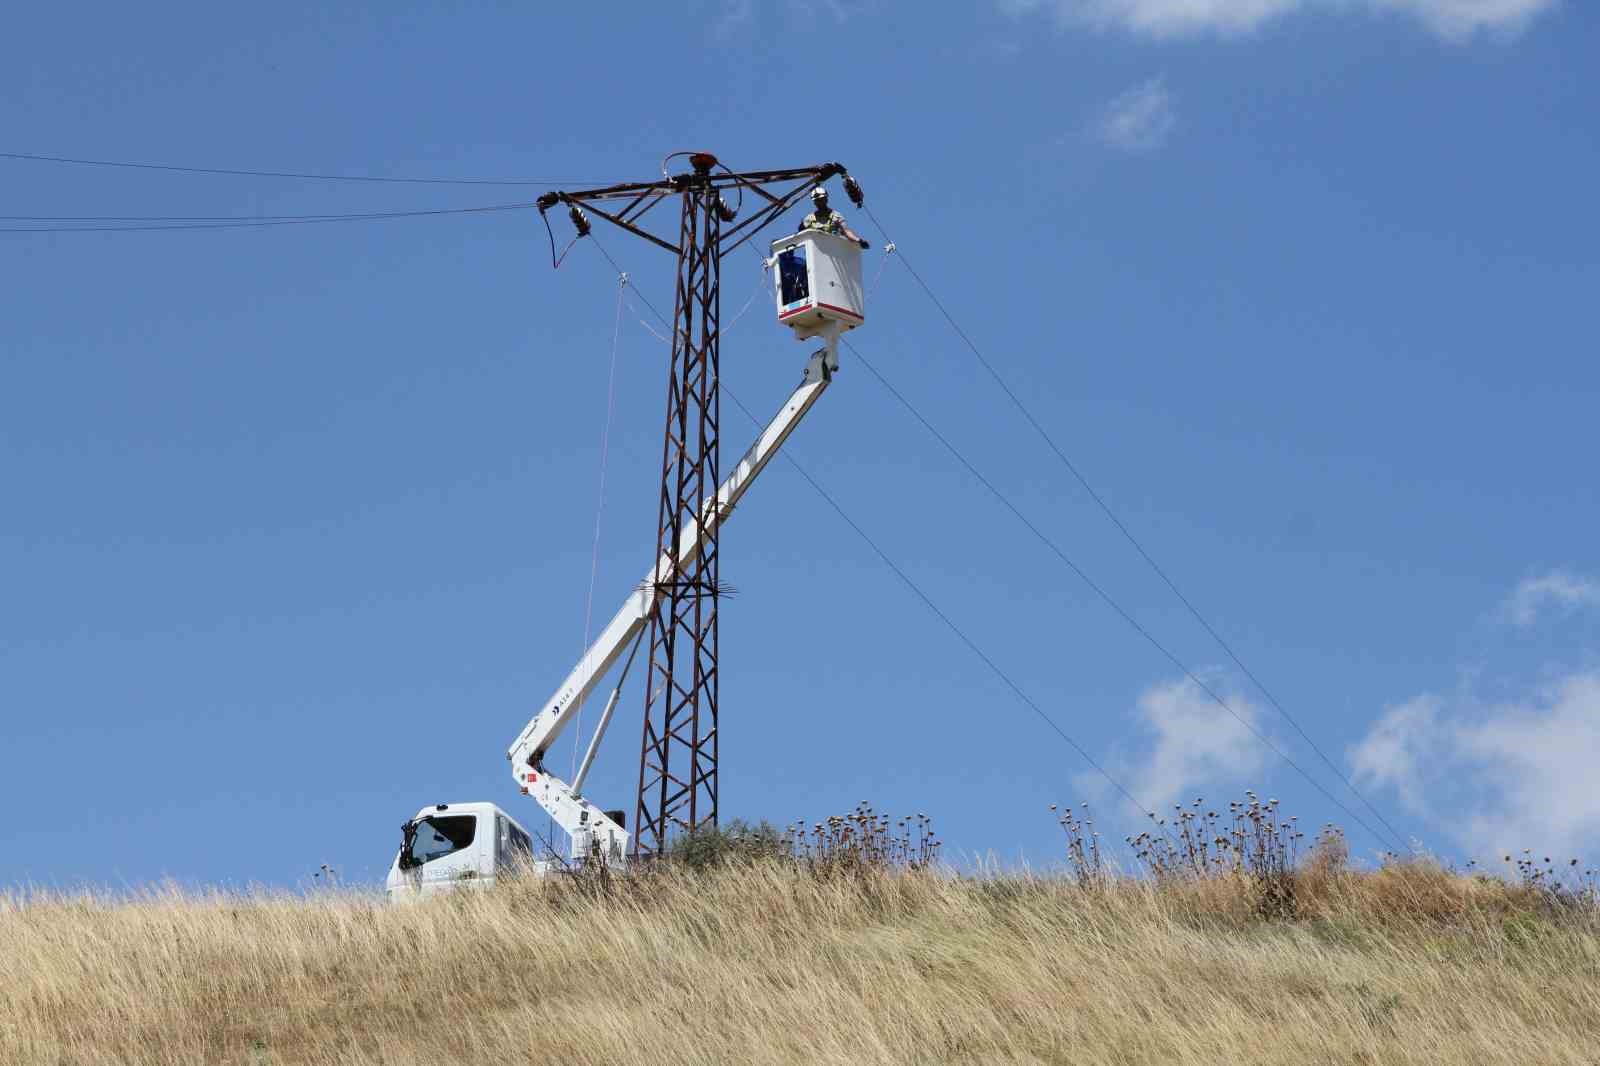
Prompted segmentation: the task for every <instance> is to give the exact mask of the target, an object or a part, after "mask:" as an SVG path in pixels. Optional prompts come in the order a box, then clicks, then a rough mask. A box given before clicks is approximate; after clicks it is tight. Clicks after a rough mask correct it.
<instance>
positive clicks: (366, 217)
mask: <svg viewBox="0 0 1600 1066" xmlns="http://www.w3.org/2000/svg"><path fill="white" fill-rule="evenodd" d="M534 206H536V205H535V204H534V202H533V201H524V202H519V203H509V204H487V205H484V206H481V207H439V208H432V209H429V210H425V211H372V212H366V213H363V214H351V215H282V216H273V215H262V216H254V217H252V216H238V217H234V218H232V219H226V220H222V221H208V220H203V219H198V218H196V219H189V220H184V221H181V222H167V221H162V222H158V223H153V224H149V225H146V224H144V222H143V221H142V220H139V221H137V222H136V224H134V225H115V224H112V225H100V224H98V222H99V220H96V224H94V225H82V226H56V225H49V226H3V227H0V233H148V232H150V231H153V230H211V229H256V228H261V227H266V226H308V225H316V224H319V223H324V222H378V221H384V220H389V219H397V218H429V217H437V216H439V215H477V214H486V213H489V212H494V211H526V210H528V209H529V208H531V207H534ZM6 221H12V222H15V221H19V219H17V218H14V217H13V218H7V219H6Z"/></svg>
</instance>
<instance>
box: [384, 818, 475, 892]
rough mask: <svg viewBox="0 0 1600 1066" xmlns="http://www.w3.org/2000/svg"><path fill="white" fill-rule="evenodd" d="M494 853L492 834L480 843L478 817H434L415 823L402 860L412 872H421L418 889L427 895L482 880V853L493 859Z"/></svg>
mask: <svg viewBox="0 0 1600 1066" xmlns="http://www.w3.org/2000/svg"><path fill="white" fill-rule="evenodd" d="M493 849H494V837H493V834H492V830H491V831H490V832H488V833H484V834H482V839H480V834H479V831H478V816H477V815H475V814H433V815H429V816H428V817H426V818H421V819H418V821H417V823H416V832H415V833H414V834H412V836H411V841H410V844H409V846H408V847H407V849H406V854H405V855H404V856H403V858H404V859H405V864H406V865H407V866H408V867H409V868H410V869H411V870H413V871H416V870H420V871H421V878H420V882H421V884H420V887H421V888H422V890H423V891H424V892H427V891H428V890H429V889H430V888H432V889H435V890H437V889H438V888H440V887H442V886H446V885H454V884H455V883H458V882H461V881H468V880H473V879H476V878H478V877H481V876H483V874H484V873H486V872H488V871H487V870H485V869H484V866H485V865H486V864H485V863H482V862H480V861H479V860H480V858H481V857H483V855H484V854H485V853H487V855H489V856H492V855H493V853H494V852H493Z"/></svg>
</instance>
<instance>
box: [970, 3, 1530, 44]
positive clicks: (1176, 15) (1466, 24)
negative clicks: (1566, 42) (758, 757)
mask: <svg viewBox="0 0 1600 1066" xmlns="http://www.w3.org/2000/svg"><path fill="white" fill-rule="evenodd" d="M998 3H999V6H1000V9H1001V10H1002V11H1005V12H1007V13H1010V14H1013V15H1025V14H1029V13H1032V12H1036V11H1041V10H1043V11H1050V12H1053V13H1054V14H1055V16H1056V17H1057V19H1058V20H1059V21H1060V22H1061V23H1062V24H1064V25H1089V26H1097V27H1102V28H1113V27H1114V28H1120V29H1124V30H1128V31H1131V32H1133V33H1138V34H1144V35H1147V36H1151V37H1178V36H1184V35H1192V34H1200V33H1221V34H1237V33H1245V32H1248V31H1250V30H1254V29H1257V28H1259V27H1261V26H1263V25H1265V24H1266V23H1268V22H1271V21H1272V20H1274V19H1278V18H1282V17H1284V16H1287V15H1290V14H1293V13H1295V12H1299V11H1328V12H1350V11H1366V12H1369V13H1371V12H1376V13H1389V12H1398V13H1401V14H1405V15H1410V16H1412V17H1414V18H1417V19H1419V20H1421V21H1422V22H1423V23H1424V24H1426V25H1427V26H1429V27H1430V28H1431V29H1433V30H1434V31H1435V32H1436V33H1439V34H1440V35H1442V36H1444V37H1446V38H1449V39H1452V40H1463V39H1466V38H1468V37H1471V36H1472V35H1473V34H1475V33H1477V32H1478V31H1480V30H1484V31H1499V32H1504V33H1515V32H1516V31H1518V30H1520V29H1522V28H1523V27H1524V26H1525V25H1527V23H1528V22H1529V21H1530V20H1531V19H1533V18H1534V17H1536V16H1538V15H1540V14H1543V13H1544V12H1546V11H1550V10H1553V9H1554V8H1555V7H1556V6H1557V5H1558V4H1559V3H1560V0H998Z"/></svg>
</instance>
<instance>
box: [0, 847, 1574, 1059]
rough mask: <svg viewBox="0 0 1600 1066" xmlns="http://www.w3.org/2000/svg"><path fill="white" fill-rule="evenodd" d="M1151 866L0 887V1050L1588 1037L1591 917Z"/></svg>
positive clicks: (1370, 1048)
mask: <svg viewBox="0 0 1600 1066" xmlns="http://www.w3.org/2000/svg"><path fill="white" fill-rule="evenodd" d="M1314 865H1315V864H1304V865H1303V867H1302V870H1301V871H1300V874H1299V880H1298V882H1297V885H1296V896H1295V900H1296V902H1295V913H1294V917H1293V918H1292V919H1284V918H1281V917H1279V918H1268V917H1263V915H1262V912H1261V910H1260V909H1259V906H1258V900H1257V898H1256V897H1257V894H1258V889H1257V887H1256V884H1255V882H1253V881H1252V880H1251V879H1250V878H1248V877H1243V876H1238V875H1234V874H1227V875H1218V876H1214V877H1208V878H1204V879H1198V878H1197V879H1190V880H1179V881H1172V882H1169V883H1166V884H1157V883H1155V882H1153V881H1151V880H1150V879H1147V878H1146V879H1140V880H1137V881H1134V880H1126V879H1115V878H1112V879H1107V880H1106V881H1104V882H1103V883H1100V884H1096V885H1089V886H1085V885H1080V884H1078V883H1077V882H1076V881H1075V880H1073V879H1072V878H1070V877H1056V878H1025V877H1002V878H992V879H987V880H972V879H958V878H955V877H951V876H943V875H939V874H935V873H930V872H927V871H923V872H910V873H906V872H899V873H895V872H887V873H885V872H874V871H867V872H857V873H854V874H852V875H850V876H834V877H827V876H818V875H817V874H816V873H815V872H810V871H808V870H806V869H805V868H804V867H800V866H796V865H794V864H784V863H774V862H765V863H760V864H756V865H752V866H740V867H733V868H725V869H720V870H713V871H711V872H708V873H703V874H694V873H691V872H687V871H681V870H679V871H670V872H666V873H658V874H654V875H652V876H650V877H648V878H644V879H642V881H639V882H636V883H633V884H624V883H619V882H612V883H611V884H610V885H609V887H606V886H602V887H601V889H600V890H598V891H584V890H583V886H582V885H581V884H577V883H575V882H573V881H571V880H568V879H553V880H551V881H548V882H545V883H542V884H541V883H537V882H533V881H528V882H523V883H518V884H514V885H510V886H503V887H502V888H501V889H498V890H496V891H494V892H480V893H461V894H458V895H456V896H455V897H453V898H443V899H435V900H432V901H429V902H427V903H425V904H420V905H413V906H400V907H390V906H387V905H385V904H384V903H382V902H381V901H378V900H375V899H372V898H370V897H365V896H357V895H341V894H337V893H329V894H327V895H323V896H316V897H312V898H309V899H308V898H294V897H286V896H280V897H272V896H253V897H234V896H222V895H218V896H210V897H200V896H192V895H190V896H185V895H182V894H179V893H176V892H169V893H157V894H154V895H151V896H149V897H147V898H143V899H138V900H132V901H128V900H124V901H110V900H96V899H92V898H87V897H83V898H67V897H39V898H34V899H32V900H21V899H12V900H9V901H5V902H0V1062H3V1063H5V1064H6V1066H35V1064H51V1066H56V1064H66V1063H74V1064H76V1063H171V1064H184V1066H191V1064H200V1063H206V1064H219V1066H220V1064H240V1066H246V1064H252V1066H253V1064H268V1063H271V1064H291V1063H294V1064H299V1063H306V1064H317V1066H333V1064H356V1063H363V1064H365V1063H372V1064H378V1063H382V1064H386V1066H404V1064H412V1063H415V1064H423V1063H426V1064H430V1066H431V1064H437V1063H495V1064H497V1066H500V1064H504V1063H508V1062H519V1063H520V1062H561V1063H574V1064H584V1063H596V1064H598V1063H648V1064H650V1066H669V1064H676V1063H768V1062H772V1063H830V1064H832V1063H837V1064H845V1063H849V1064H869V1063H919V1064H922V1063H941V1062H969V1063H1007V1062H1050V1063H1057V1062H1059V1063H1069V1062H1070V1063H1125V1064H1133V1063H1162V1064H1167V1063H1274V1064H1290V1066H1292V1064H1299V1063H1439V1064H1444V1063H1449V1064H1460V1063H1473V1064H1479V1063H1516V1064H1519V1066H1521V1064H1526V1063H1573V1064H1579V1063H1583V1064H1593V1063H1596V1062H1600V923H1597V922H1596V920H1595V918H1594V916H1593V910H1592V909H1591V908H1584V907H1581V906H1567V905H1562V904H1559V903H1552V902H1551V897H1550V896H1549V895H1548V894H1547V893H1541V892H1540V891H1539V890H1538V889H1537V888H1536V887H1526V886H1519V885H1515V884H1508V883H1505V882H1500V881H1493V880H1489V879H1486V878H1474V877H1466V876H1460V875H1456V874H1453V873H1449V872H1447V871H1444V870H1441V869H1439V868H1438V867H1436V866H1434V865H1431V864H1428V863H1408V864H1394V865H1390V866H1389V867H1387V868H1385V869H1383V870H1381V871H1377V872H1366V873H1358V872H1351V871H1349V870H1347V869H1344V868H1343V867H1342V865H1340V864H1338V863H1336V862H1334V863H1328V864H1325V865H1326V868H1324V869H1320V870H1318V869H1315V868H1314Z"/></svg>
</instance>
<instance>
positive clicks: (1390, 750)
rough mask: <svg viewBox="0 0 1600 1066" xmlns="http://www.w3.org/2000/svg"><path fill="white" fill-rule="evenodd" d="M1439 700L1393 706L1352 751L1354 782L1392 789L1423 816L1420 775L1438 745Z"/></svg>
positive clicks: (1431, 698) (1429, 698)
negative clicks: (1431, 750) (1432, 750)
mask: <svg viewBox="0 0 1600 1066" xmlns="http://www.w3.org/2000/svg"><path fill="white" fill-rule="evenodd" d="M1438 719H1439V700H1438V698H1437V697H1434V696H1418V697H1417V698H1416V699H1414V700H1410V701H1408V702H1406V703H1402V704H1400V705H1399V706H1398V707H1391V708H1390V709H1389V710H1387V711H1385V712H1384V715H1383V717H1381V718H1379V719H1378V721H1377V722H1376V723H1375V724H1374V725H1373V727H1372V729H1371V730H1370V731H1369V732H1368V733H1367V735H1366V738H1365V739H1363V740H1362V741H1361V743H1359V744H1357V745H1356V746H1355V747H1353V748H1351V749H1350V766H1351V768H1352V769H1353V770H1354V771H1355V779H1356V780H1357V781H1358V782H1365V783H1366V784H1369V785H1373V786H1376V787H1379V788H1384V787H1388V788H1392V789H1394V790H1395V792H1396V793H1398V794H1399V796H1400V799H1401V800H1402V801H1403V802H1404V803H1405V805H1406V806H1407V807H1410V808H1411V809H1412V810H1413V811H1416V812H1418V813H1422V811H1423V798H1422V789H1421V772H1422V767H1423V765H1424V764H1425V763H1426V762H1427V759H1428V754H1429V751H1430V749H1432V748H1433V747H1434V746H1435V745H1436V742H1437V737H1438V732H1439V725H1438Z"/></svg>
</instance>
